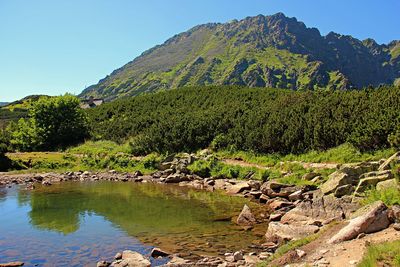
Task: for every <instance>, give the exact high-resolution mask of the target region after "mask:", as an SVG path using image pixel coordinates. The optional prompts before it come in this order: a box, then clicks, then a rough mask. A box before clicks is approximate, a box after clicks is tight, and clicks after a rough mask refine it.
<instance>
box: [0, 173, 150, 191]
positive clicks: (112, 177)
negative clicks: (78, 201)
mask: <svg viewBox="0 0 400 267" xmlns="http://www.w3.org/2000/svg"><path fill="white" fill-rule="evenodd" d="M145 179H147V180H151V177H150V176H143V175H142V173H141V172H139V171H137V172H135V173H118V172H116V171H114V170H111V171H109V172H89V171H84V172H82V171H78V172H66V173H63V174H59V173H44V174H2V175H1V179H0V186H6V185H11V184H18V185H27V188H29V189H33V188H34V184H35V183H39V184H42V185H46V186H50V185H52V184H56V183H60V182H68V181H81V182H83V181H100V180H101V181H121V182H128V181H131V182H142V181H143V180H145Z"/></svg>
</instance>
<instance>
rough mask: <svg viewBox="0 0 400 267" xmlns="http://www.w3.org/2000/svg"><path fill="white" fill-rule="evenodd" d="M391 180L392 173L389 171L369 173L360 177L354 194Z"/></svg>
mask: <svg viewBox="0 0 400 267" xmlns="http://www.w3.org/2000/svg"><path fill="white" fill-rule="evenodd" d="M391 178H393V173H392V172H391V171H378V172H370V173H366V174H363V175H361V176H360V181H359V182H358V185H357V187H356V190H355V192H354V193H355V194H356V195H357V194H360V193H362V192H364V191H365V190H367V189H369V188H371V187H375V186H376V185H377V184H378V183H379V182H384V181H386V180H389V179H391Z"/></svg>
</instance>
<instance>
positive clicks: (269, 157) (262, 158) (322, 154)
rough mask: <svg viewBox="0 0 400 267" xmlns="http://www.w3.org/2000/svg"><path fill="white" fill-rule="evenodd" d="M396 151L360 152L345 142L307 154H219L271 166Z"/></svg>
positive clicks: (341, 160)
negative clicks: (288, 162) (287, 162)
mask: <svg viewBox="0 0 400 267" xmlns="http://www.w3.org/2000/svg"><path fill="white" fill-rule="evenodd" d="M395 152H396V150H395V149H393V148H390V149H384V150H376V151H373V152H360V150H358V149H357V148H355V147H354V146H352V145H350V144H343V145H340V146H338V147H335V148H331V149H328V150H325V151H310V152H308V153H305V154H300V155H294V154H289V155H286V156H282V155H278V154H264V155H263V154H256V153H253V152H244V151H229V150H224V151H218V152H217V156H219V157H221V158H241V159H243V160H244V161H247V162H250V163H255V164H260V165H262V166H266V167H270V166H274V165H275V164H277V163H279V162H286V161H301V162H313V163H338V164H342V163H354V162H362V161H373V160H380V159H382V158H389V157H390V156H391V155H393V154H394V153H395Z"/></svg>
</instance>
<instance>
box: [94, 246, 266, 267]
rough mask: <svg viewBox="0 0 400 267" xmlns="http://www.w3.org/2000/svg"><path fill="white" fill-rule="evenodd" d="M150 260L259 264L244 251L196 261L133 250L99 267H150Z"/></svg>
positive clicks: (178, 265)
mask: <svg viewBox="0 0 400 267" xmlns="http://www.w3.org/2000/svg"><path fill="white" fill-rule="evenodd" d="M150 258H154V259H156V258H167V259H168V263H166V264H165V265H164V266H165V267H189V266H204V267H206V266H218V267H235V266H255V264H256V263H258V262H259V260H258V258H257V257H256V256H255V255H252V254H251V253H250V254H248V255H245V254H244V253H243V252H242V251H237V252H235V253H226V254H225V258H220V257H213V256H209V257H200V258H199V259H196V260H187V259H183V258H181V257H179V256H177V255H170V254H169V253H168V252H165V251H163V250H161V249H159V248H154V249H153V250H152V251H151V253H150V255H148V256H144V255H142V254H140V253H138V252H134V251H131V250H126V251H123V252H122V253H117V254H116V255H115V257H114V261H112V262H108V261H99V262H98V263H97V267H150V266H151V261H150Z"/></svg>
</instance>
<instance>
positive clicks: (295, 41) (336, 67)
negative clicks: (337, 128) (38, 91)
mask: <svg viewBox="0 0 400 267" xmlns="http://www.w3.org/2000/svg"><path fill="white" fill-rule="evenodd" d="M397 78H400V41H392V42H391V43H389V44H377V43H376V42H375V41H374V40H373V39H366V40H364V41H360V40H358V39H356V38H353V37H352V36H348V35H340V34H337V33H333V32H331V33H329V34H328V35H326V36H321V34H320V32H319V31H318V29H316V28H307V27H306V25H305V24H304V23H302V22H300V21H298V20H297V19H296V18H288V17H286V16H285V15H284V14H282V13H277V14H275V15H272V16H263V15H259V16H256V17H248V18H245V19H243V20H240V21H237V20H234V21H231V22H229V23H225V24H220V23H211V24H205V25H200V26H196V27H194V28H192V29H191V30H189V31H187V32H184V33H181V34H178V35H176V36H174V37H172V38H171V39H169V40H167V41H166V42H165V43H164V44H162V45H158V46H156V47H154V48H152V49H150V50H148V51H146V52H144V53H143V54H142V55H141V56H139V57H137V58H136V59H134V60H133V61H131V62H129V63H128V64H126V65H125V66H123V67H121V68H120V69H117V70H115V71H113V72H112V73H111V74H110V75H109V76H107V77H105V78H104V79H102V80H100V81H99V83H98V84H96V85H92V86H90V87H88V88H87V89H85V90H84V91H83V92H82V94H81V95H80V96H81V97H89V96H94V97H103V98H106V99H113V98H117V97H122V96H132V95H138V94H140V93H143V92H152V91H157V90H161V89H171V88H179V87H185V86H192V85H228V84H229V85H245V86H249V87H276V88H288V89H294V90H304V89H311V90H314V89H318V88H328V89H334V90H335V89H339V90H342V89H348V88H353V87H354V88H361V87H365V86H368V85H373V86H378V85H380V84H393V83H394V82H395V81H396V79H397ZM398 81H400V79H399V80H398ZM398 81H397V82H398Z"/></svg>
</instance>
